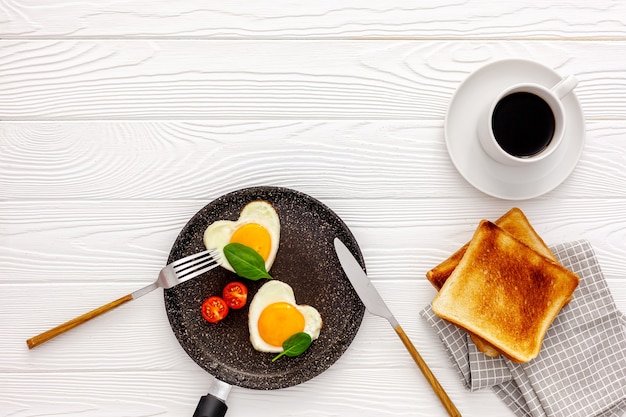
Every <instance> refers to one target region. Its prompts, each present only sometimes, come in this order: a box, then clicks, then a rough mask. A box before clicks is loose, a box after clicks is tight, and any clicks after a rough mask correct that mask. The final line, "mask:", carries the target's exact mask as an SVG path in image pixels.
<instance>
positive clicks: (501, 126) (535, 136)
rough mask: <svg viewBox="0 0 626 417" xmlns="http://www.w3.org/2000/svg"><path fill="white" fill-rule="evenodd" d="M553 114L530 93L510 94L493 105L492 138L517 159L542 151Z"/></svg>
mask: <svg viewBox="0 0 626 417" xmlns="http://www.w3.org/2000/svg"><path fill="white" fill-rule="evenodd" d="M554 125H555V122H554V114H552V109H550V106H549V105H548V103H546V102H545V101H544V100H543V99H542V98H541V97H539V96H537V95H535V94H532V93H513V94H509V95H508V96H505V97H503V98H502V100H500V101H499V102H498V104H496V108H495V109H494V111H493V116H492V118H491V127H492V128H493V135H494V136H495V138H496V141H497V142H498V144H500V146H501V147H502V149H504V150H505V151H506V152H507V153H509V154H511V155H513V156H517V157H519V158H524V157H529V156H533V155H536V154H538V153H539V152H541V151H542V150H544V149H545V148H546V147H547V146H548V144H550V141H551V140H552V136H553V135H554Z"/></svg>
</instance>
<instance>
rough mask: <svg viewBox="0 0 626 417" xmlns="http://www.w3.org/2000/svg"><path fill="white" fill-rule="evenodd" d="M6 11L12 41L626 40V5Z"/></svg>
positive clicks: (26, 4) (282, 1) (138, 5)
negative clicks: (99, 39)
mask: <svg viewBox="0 0 626 417" xmlns="http://www.w3.org/2000/svg"><path fill="white" fill-rule="evenodd" d="M5 3H6V4H2V5H1V7H0V11H2V12H3V13H4V16H5V18H4V19H3V24H4V30H3V32H4V33H5V36H6V37H14V38H18V39H31V38H40V37H51V38H77V37H79V38H101V37H125V38H139V39H141V38H167V37H170V38H180V37H185V38H201V39H207V38H211V39H214V38H218V39H248V38H252V39H272V40H277V39H294V38H296V39H300V38H307V39H311V38H313V39H315V38H323V39H329V40H339V39H354V38H365V39H372V38H373V39H376V38H381V37H382V38H391V39H406V38H435V39H437V38H439V39H441V38H444V39H449V38H457V39H459V38H461V39H485V38H491V39H494V38H495V39H529V38H530V39H544V38H550V39H554V40H562V39H567V38H574V39H580V38H592V39H598V38H600V39H602V38H605V39H614V38H619V39H623V37H624V24H625V23H626V6H625V5H624V4H623V2H620V1H610V0H598V1H595V2H593V3H590V2H588V1H584V0H567V1H559V2H550V3H546V2H544V1H541V0H525V1H521V2H509V1H504V2H497V3H494V2H492V1H489V0H471V1H446V2H442V1H437V0H422V1H420V2H418V3H415V2H407V1H403V0H390V1H385V2H384V3H381V2H377V1H373V0H342V1H341V2H336V1H329V0H324V1H316V2H295V3H294V2H292V1H286V0H279V1H276V0H260V1H253V2H250V1H246V0H237V1H229V2H227V3H222V2H206V1H202V0H179V1H176V2H169V1H166V0H157V1H150V0H139V1H132V2H125V1H117V0H103V1H97V0H87V1H81V2H53V1H47V2H42V1H36V0H22V1H20V2H5Z"/></svg>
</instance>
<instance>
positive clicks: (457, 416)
mask: <svg viewBox="0 0 626 417" xmlns="http://www.w3.org/2000/svg"><path fill="white" fill-rule="evenodd" d="M394 330H395V331H396V333H398V336H400V339H402V343H404V346H405V347H406V348H407V350H408V351H409V353H410V354H411V357H412V358H413V360H414V361H415V363H416V364H417V366H418V367H419V368H420V370H421V371H422V373H423V374H424V376H425V377H426V380H427V381H428V383H429V384H430V386H431V387H432V388H433V390H434V391H435V394H437V397H439V400H440V401H441V403H442V404H443V406H444V407H445V409H446V411H447V412H448V414H450V416H451V417H461V413H460V412H459V410H457V408H456V407H455V406H454V404H453V403H452V400H451V399H450V397H448V394H446V391H445V390H444V389H443V387H442V386H441V384H440V383H439V381H437V378H436V377H435V375H434V374H433V373H432V371H431V370H430V368H429V367H428V365H426V362H424V359H422V356H421V355H420V354H419V352H418V351H417V349H415V346H413V343H412V342H411V340H410V339H409V337H408V336H407V335H406V333H405V332H404V330H403V329H402V327H400V325H397V326H396V327H394Z"/></svg>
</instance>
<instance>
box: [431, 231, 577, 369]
mask: <svg viewBox="0 0 626 417" xmlns="http://www.w3.org/2000/svg"><path fill="white" fill-rule="evenodd" d="M578 282H579V278H578V276H577V275H576V274H574V273H573V272H571V271H569V270H568V269H566V268H564V267H563V266H561V265H560V264H558V263H557V262H554V261H552V260H550V259H549V258H546V257H545V256H543V255H541V254H539V253H537V252H536V251H535V250H533V249H531V248H530V247H528V246H526V245H525V244H524V243H522V242H520V241H519V240H518V239H516V238H515V237H513V236H512V235H511V234H510V233H508V232H506V231H504V230H503V229H501V228H500V227H498V226H496V225H495V224H493V223H491V222H489V221H486V220H483V221H481V223H480V225H479V226H478V228H477V229H476V232H475V233H474V237H473V238H472V240H471V241H470V244H469V246H468V247H467V250H466V252H465V255H464V256H463V258H462V259H461V261H460V262H459V264H458V266H457V267H456V268H455V270H454V271H453V272H452V274H451V275H450V276H449V277H448V279H447V280H446V282H445V284H444V285H443V287H442V288H441V291H439V293H438V294H437V296H436V297H435V299H434V300H433V304H432V308H433V311H434V312H435V314H437V315H438V316H439V317H441V318H443V319H445V320H447V321H449V322H452V323H454V324H456V325H458V326H460V327H462V328H464V329H466V330H467V331H469V332H470V333H473V334H474V335H476V336H478V337H479V338H481V339H483V340H484V341H485V342H486V343H488V344H489V345H491V346H493V347H494V348H495V349H497V350H498V351H499V352H501V353H502V354H504V355H505V356H507V357H508V358H510V359H511V360H513V361H516V362H528V361H530V360H531V359H533V358H535V357H536V356H537V355H538V354H539V351H540V349H541V344H542V342H543V338H544V336H545V334H546V331H547V330H548V328H549V327H550V325H551V324H552V321H553V320H554V319H555V317H556V316H557V314H558V313H559V312H560V311H561V308H563V306H564V305H565V304H567V302H569V300H570V299H571V297H572V295H573V293H574V290H575V289H576V287H577V286H578Z"/></svg>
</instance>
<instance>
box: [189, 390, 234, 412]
mask: <svg viewBox="0 0 626 417" xmlns="http://www.w3.org/2000/svg"><path fill="white" fill-rule="evenodd" d="M226 410H228V406H227V405H226V403H225V402H224V401H222V400H220V399H219V398H217V397H216V396H214V395H211V394H207V395H204V396H203V397H202V398H200V401H199V402H198V406H197V407H196V411H194V413H193V417H224V415H225V414H226Z"/></svg>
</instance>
